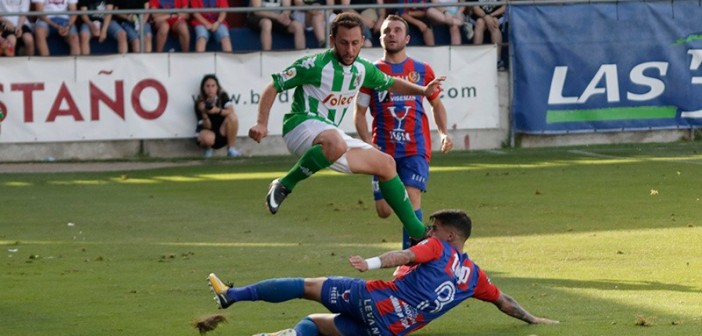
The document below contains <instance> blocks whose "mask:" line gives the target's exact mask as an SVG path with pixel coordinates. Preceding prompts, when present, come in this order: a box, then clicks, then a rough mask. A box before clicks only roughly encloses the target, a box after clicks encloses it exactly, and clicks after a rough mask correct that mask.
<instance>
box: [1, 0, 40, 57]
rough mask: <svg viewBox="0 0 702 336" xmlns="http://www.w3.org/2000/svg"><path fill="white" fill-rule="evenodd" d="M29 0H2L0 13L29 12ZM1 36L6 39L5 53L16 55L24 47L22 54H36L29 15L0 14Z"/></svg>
mask: <svg viewBox="0 0 702 336" xmlns="http://www.w3.org/2000/svg"><path fill="white" fill-rule="evenodd" d="M29 5H30V2H29V0H16V1H0V13H26V12H29ZM0 38H2V39H4V40H5V48H4V51H5V55H6V56H14V55H15V54H17V53H18V50H19V49H20V48H22V54H23V55H26V56H34V35H33V34H32V28H31V25H30V23H29V21H28V20H27V16H25V15H20V16H16V15H13V16H0Z"/></svg>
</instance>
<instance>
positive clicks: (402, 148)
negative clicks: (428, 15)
mask: <svg viewBox="0 0 702 336" xmlns="http://www.w3.org/2000/svg"><path fill="white" fill-rule="evenodd" d="M408 28H409V26H408V25H407V22H406V21H405V20H403V19H402V18H401V17H399V16H397V15H390V16H388V17H387V18H386V19H385V21H384V22H383V26H382V30H381V35H380V45H381V46H382V48H383V58H382V59H380V60H378V61H376V62H375V63H374V64H375V66H376V67H377V68H378V69H380V70H381V71H383V72H384V73H386V74H387V75H389V76H392V77H394V78H410V79H411V80H412V82H414V83H415V84H418V85H426V84H427V83H429V82H431V81H432V80H433V79H434V77H435V75H434V70H433V69H432V68H431V66H429V64H427V63H424V62H420V61H417V60H415V59H413V58H411V57H408V56H407V43H409V40H410V36H409V35H408ZM439 94H440V92H439V91H437V92H434V94H433V95H431V96H429V97H427V100H429V104H430V105H431V111H432V114H433V115H434V121H435V122H436V127H437V129H438V131H439V135H440V136H441V151H442V152H444V153H446V152H448V151H450V150H451V149H452V148H453V140H452V139H451V137H450V136H449V135H448V132H447V129H446V128H447V126H446V124H447V120H446V108H445V107H444V104H443V103H442V102H441V99H440V98H439ZM423 105H424V96H419V95H417V96H411V95H398V94H392V93H389V92H387V91H378V90H372V89H369V88H365V87H364V88H361V90H360V91H359V93H358V96H357V98H356V108H355V110H354V115H353V116H354V123H355V125H356V132H357V133H358V136H359V137H360V138H361V140H363V141H365V142H366V143H369V144H371V145H373V146H376V147H377V148H379V149H380V150H381V151H382V152H384V153H386V154H388V155H391V156H392V157H393V158H394V159H395V162H396V167H397V168H396V169H397V174H398V176H400V180H402V183H403V184H404V186H405V189H407V195H408V196H409V199H410V202H411V203H412V207H413V208H414V212H415V214H416V215H417V218H419V219H420V220H421V219H422V217H423V216H422V193H423V192H426V191H427V180H428V179H429V161H430V160H431V135H430V131H429V120H428V118H427V114H426V112H425V111H424V106H423ZM369 107H370V114H371V117H372V118H373V119H372V136H371V132H368V123H367V120H366V111H367V110H368V108H369ZM373 197H374V199H375V209H376V212H377V213H378V216H380V217H382V218H387V217H389V216H390V215H391V214H392V209H391V208H390V206H389V205H388V203H387V202H386V201H385V199H384V197H383V194H382V193H381V192H380V189H379V187H378V179H377V177H375V176H373ZM410 245H411V241H410V237H409V234H408V233H407V230H406V229H403V235H402V248H403V249H406V248H409V247H410Z"/></svg>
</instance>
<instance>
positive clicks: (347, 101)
mask: <svg viewBox="0 0 702 336" xmlns="http://www.w3.org/2000/svg"><path fill="white" fill-rule="evenodd" d="M355 97H356V94H355V93H349V94H346V95H344V94H343V93H330V94H329V95H328V96H327V97H326V98H324V100H322V104H324V106H326V107H327V108H328V109H337V108H344V107H348V106H350V105H351V103H352V102H353V99H354V98H355Z"/></svg>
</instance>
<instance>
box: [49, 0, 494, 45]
mask: <svg viewBox="0 0 702 336" xmlns="http://www.w3.org/2000/svg"><path fill="white" fill-rule="evenodd" d="M393 2H394V1H385V3H393ZM229 5H230V6H231V7H247V6H248V0H229ZM227 22H228V23H229V25H230V27H231V28H230V30H229V34H230V38H231V40H232V47H233V49H234V52H235V53H237V52H252V51H259V50H261V41H260V39H259V34H258V32H256V31H254V30H252V29H251V28H249V27H247V26H246V15H245V14H244V13H230V14H228V15H227ZM273 34H274V35H273V50H293V49H294V43H293V40H292V36H290V35H287V34H280V33H275V32H274V33H273ZM505 35H506V34H505ZM192 36H194V34H193V35H192ZM410 36H411V40H410V45H411V46H422V45H424V42H423V39H422V34H421V32H420V31H419V30H418V29H416V28H415V27H411V28H410ZM434 36H435V37H434V38H435V42H436V45H437V46H440V45H449V44H450V37H449V32H448V28H447V27H446V26H437V27H434ZM505 38H506V36H505ZM488 40H489V39H488ZM306 41H307V47H308V48H316V47H317V46H316V39H315V37H314V34H313V32H311V31H307V32H306ZM48 43H49V49H50V50H51V55H54V56H65V55H68V53H69V52H68V46H67V45H66V43H64V42H63V41H62V40H61V39H60V38H59V37H58V36H52V37H51V38H49V41H48ZM190 43H191V48H190V50H195V39H194V38H193V39H191V41H190ZM463 44H469V41H467V40H466V39H465V36H464V37H463ZM373 46H376V47H377V46H380V44H379V36H378V35H377V34H376V35H375V36H374V37H373ZM90 47H91V50H92V54H93V55H105V54H113V53H117V43H116V41H114V40H112V39H108V40H106V41H105V42H104V43H99V42H98V41H97V40H95V39H93V40H92V41H91V43H90ZM206 50H207V51H209V52H214V51H219V46H218V45H217V43H215V42H214V41H212V40H211V41H209V42H208V44H207V49H206ZM170 51H172V52H179V51H180V47H179V46H178V40H177V38H176V37H175V36H174V35H169V37H168V41H167V42H166V46H165V48H164V52H170Z"/></svg>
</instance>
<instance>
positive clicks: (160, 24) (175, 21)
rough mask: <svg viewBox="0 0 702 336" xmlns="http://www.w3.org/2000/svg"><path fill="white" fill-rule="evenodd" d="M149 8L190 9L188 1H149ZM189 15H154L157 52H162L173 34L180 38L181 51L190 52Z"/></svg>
mask: <svg viewBox="0 0 702 336" xmlns="http://www.w3.org/2000/svg"><path fill="white" fill-rule="evenodd" d="M149 6H150V7H151V8H154V9H179V8H188V0H149ZM188 17H189V15H188V14H187V13H170V14H153V15H152V17H151V21H152V22H153V25H154V31H155V32H156V51H157V52H162V51H163V48H164V46H165V45H166V41H167V40H168V34H169V33H170V32H173V34H174V35H176V36H177V37H178V43H179V44H180V51H183V52H188V51H190V26H189V25H188Z"/></svg>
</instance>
